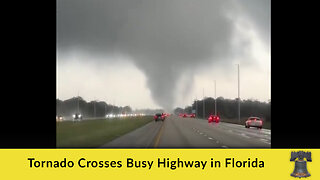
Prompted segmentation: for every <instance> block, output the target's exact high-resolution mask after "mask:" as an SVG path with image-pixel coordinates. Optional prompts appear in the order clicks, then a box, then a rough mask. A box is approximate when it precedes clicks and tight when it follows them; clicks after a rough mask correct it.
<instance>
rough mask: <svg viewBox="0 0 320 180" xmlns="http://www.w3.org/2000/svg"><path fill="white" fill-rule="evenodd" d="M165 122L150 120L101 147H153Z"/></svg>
mask: <svg viewBox="0 0 320 180" xmlns="http://www.w3.org/2000/svg"><path fill="white" fill-rule="evenodd" d="M162 124H163V122H161V121H158V122H155V121H153V122H150V123H148V124H146V125H144V126H142V127H140V128H138V129H135V130H134V131H132V132H129V133H127V134H125V135H123V136H121V137H118V138H116V139H114V140H112V141H110V142H109V143H106V144H104V145H102V146H101V148H149V147H153V144H154V139H155V138H156V136H157V134H158V132H159V130H160V128H161V126H162Z"/></svg>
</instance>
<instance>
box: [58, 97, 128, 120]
mask: <svg viewBox="0 0 320 180" xmlns="http://www.w3.org/2000/svg"><path fill="white" fill-rule="evenodd" d="M78 102H79V103H78ZM78 104H79V113H81V114H82V116H83V117H89V118H91V117H105V115H106V114H110V113H112V114H120V113H127V114H128V113H132V109H131V107H130V106H124V107H121V106H114V105H111V104H107V103H106V102H104V101H90V102H86V101H85V100H84V99H83V98H82V97H73V98H71V99H67V100H65V101H62V100H59V99H57V100H56V106H57V108H56V111H57V115H61V116H65V117H72V115H73V114H75V113H77V112H78Z"/></svg>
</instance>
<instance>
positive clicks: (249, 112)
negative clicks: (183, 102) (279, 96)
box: [174, 97, 271, 121]
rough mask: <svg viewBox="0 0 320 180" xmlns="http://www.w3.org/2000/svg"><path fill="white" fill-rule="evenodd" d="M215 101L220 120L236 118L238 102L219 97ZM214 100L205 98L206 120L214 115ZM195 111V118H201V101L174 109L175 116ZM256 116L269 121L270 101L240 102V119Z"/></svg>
mask: <svg viewBox="0 0 320 180" xmlns="http://www.w3.org/2000/svg"><path fill="white" fill-rule="evenodd" d="M216 101H217V113H219V114H220V116H221V117H222V118H227V119H233V118H237V117H238V100H237V99H224V98H223V97H219V98H217V99H216ZM214 103H215V99H214V98H211V97H209V98H205V100H204V106H205V117H206V118H207V117H208V116H209V115H210V114H211V113H212V114H214V113H215V112H214V110H215V108H214ZM196 109H197V116H198V117H199V118H203V100H197V101H194V102H193V104H192V105H190V106H187V107H185V108H184V109H183V108H180V107H177V108H175V109H174V113H175V114H179V113H192V110H196ZM249 116H258V117H261V118H263V119H264V120H266V121H271V101H269V102H268V103H266V102H260V101H257V100H241V101H240V117H241V118H243V117H249Z"/></svg>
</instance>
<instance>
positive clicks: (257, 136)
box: [100, 115, 271, 148]
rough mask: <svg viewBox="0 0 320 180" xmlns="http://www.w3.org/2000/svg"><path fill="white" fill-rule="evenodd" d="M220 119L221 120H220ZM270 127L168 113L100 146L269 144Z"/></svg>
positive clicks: (191, 146) (183, 146) (194, 146)
mask: <svg viewBox="0 0 320 180" xmlns="http://www.w3.org/2000/svg"><path fill="white" fill-rule="evenodd" d="M222 121H223V120H222ZM270 147H271V130H268V129H257V128H253V127H251V128H245V127H244V125H238V124H230V123H224V122H220V123H208V121H207V120H203V119H197V118H182V117H178V116H175V115H171V116H169V117H167V118H166V120H165V121H164V122H162V121H158V122H155V121H153V122H151V123H148V124H146V125H145V126H143V127H141V128H138V129H136V130H134V131H132V132H130V133H128V134H126V135H123V136H121V137H119V138H116V139H114V140H113V141H111V142H109V143H106V144H104V145H103V146H101V147H100V148H270Z"/></svg>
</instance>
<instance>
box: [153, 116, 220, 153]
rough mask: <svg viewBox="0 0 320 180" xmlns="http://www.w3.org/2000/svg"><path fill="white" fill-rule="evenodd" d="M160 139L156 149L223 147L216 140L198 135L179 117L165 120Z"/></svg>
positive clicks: (170, 117)
mask: <svg viewBox="0 0 320 180" xmlns="http://www.w3.org/2000/svg"><path fill="white" fill-rule="evenodd" d="M159 138H160V140H159V143H156V144H155V147H159V148H199V147H211V148H218V147H221V146H223V144H221V143H219V142H217V141H216V140H215V139H214V138H208V137H205V136H203V135H201V134H199V133H197V132H196V131H194V129H193V127H192V126H190V125H189V124H185V122H184V121H183V120H182V118H181V119H180V118H178V117H177V116H169V117H168V118H167V119H166V120H165V123H164V124H163V127H162V130H161V132H160V133H159Z"/></svg>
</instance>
